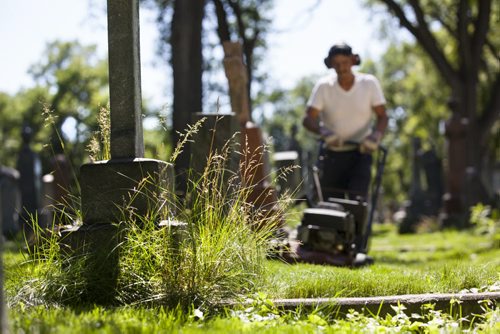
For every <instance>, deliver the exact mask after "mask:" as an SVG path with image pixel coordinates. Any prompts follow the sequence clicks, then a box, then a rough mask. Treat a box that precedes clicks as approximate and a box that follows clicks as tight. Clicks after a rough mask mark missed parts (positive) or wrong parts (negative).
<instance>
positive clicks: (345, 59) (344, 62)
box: [332, 55, 353, 76]
mask: <svg viewBox="0 0 500 334" xmlns="http://www.w3.org/2000/svg"><path fill="white" fill-rule="evenodd" d="M352 65H353V59H352V56H346V55H336V56H333V57H332V67H333V68H334V69H335V71H336V72H337V75H338V76H342V75H346V74H350V73H351V67H352Z"/></svg>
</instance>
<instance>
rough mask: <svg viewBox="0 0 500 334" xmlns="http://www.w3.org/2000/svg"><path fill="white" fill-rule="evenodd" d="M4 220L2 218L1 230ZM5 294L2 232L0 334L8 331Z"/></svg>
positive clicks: (0, 236)
mask: <svg viewBox="0 0 500 334" xmlns="http://www.w3.org/2000/svg"><path fill="white" fill-rule="evenodd" d="M1 230H2V221H1V220H0V231H1ZM5 313H6V310H5V302H4V296H3V235H1V234H0V334H4V333H7V317H6V314H5Z"/></svg>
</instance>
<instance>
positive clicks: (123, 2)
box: [63, 0, 174, 302]
mask: <svg viewBox="0 0 500 334" xmlns="http://www.w3.org/2000/svg"><path fill="white" fill-rule="evenodd" d="M107 9H108V53H109V89H110V113H111V159H110V160H106V161H98V162H95V163H89V164H84V165H82V166H81V169H80V186H81V202H82V215H83V225H82V226H80V227H78V228H75V229H73V230H72V231H67V233H66V235H65V236H64V237H65V238H66V239H65V240H66V241H63V243H65V244H66V245H67V246H69V247H70V248H72V250H73V251H74V250H75V249H76V250H79V251H81V250H82V249H83V250H84V251H85V252H86V253H91V255H92V256H91V260H90V261H89V268H88V272H89V274H90V275H91V276H92V277H91V278H89V286H88V287H87V289H90V290H92V296H95V297H98V298H101V300H95V302H108V301H109V296H110V295H112V294H113V293H114V290H113V289H114V286H115V280H116V277H117V276H116V275H117V271H118V265H119V264H118V253H119V248H118V247H116V246H117V245H118V244H119V241H120V238H121V237H122V234H123V233H122V228H121V227H123V226H126V224H127V219H128V217H127V210H129V211H130V212H128V213H132V212H133V214H132V215H135V216H143V215H146V214H147V213H148V212H150V210H155V209H157V208H158V207H159V203H160V202H161V201H163V200H165V196H166V195H168V194H169V193H170V194H171V193H173V189H172V187H173V184H174V182H173V168H172V165H171V164H169V163H167V162H164V161H159V160H154V159H145V158H144V142H143V134H142V111H141V86H140V83H141V81H140V80H141V75H140V53H139V0H108V1H107ZM64 237H63V238H64Z"/></svg>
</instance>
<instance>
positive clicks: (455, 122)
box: [442, 100, 468, 227]
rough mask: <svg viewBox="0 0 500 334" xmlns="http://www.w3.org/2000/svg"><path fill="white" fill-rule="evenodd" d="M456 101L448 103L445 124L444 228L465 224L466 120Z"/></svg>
mask: <svg viewBox="0 0 500 334" xmlns="http://www.w3.org/2000/svg"><path fill="white" fill-rule="evenodd" d="M456 103H457V102H456V101H453V100H452V101H450V102H449V103H448V105H449V107H450V109H451V111H452V115H451V117H450V119H449V120H448V121H447V122H446V124H445V136H446V146H447V147H446V148H447V156H448V161H447V166H448V168H447V178H446V179H447V180H446V181H447V182H446V193H445V195H444V214H443V217H442V224H443V225H444V226H457V227H460V226H462V225H463V224H464V222H465V213H466V208H465V205H464V204H465V203H464V191H465V189H464V184H465V180H466V177H465V176H466V166H467V161H466V156H465V152H466V140H467V126H468V119H467V118H464V117H462V116H461V115H460V114H459V113H458V111H457V109H458V108H457V105H456Z"/></svg>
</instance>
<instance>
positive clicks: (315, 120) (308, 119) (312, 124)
mask: <svg viewBox="0 0 500 334" xmlns="http://www.w3.org/2000/svg"><path fill="white" fill-rule="evenodd" d="M302 125H304V127H305V128H306V129H307V130H309V131H311V132H313V133H315V134H318V135H319V134H320V124H319V110H318V109H316V108H313V107H308V108H307V110H306V115H305V116H304V119H303V120H302Z"/></svg>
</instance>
